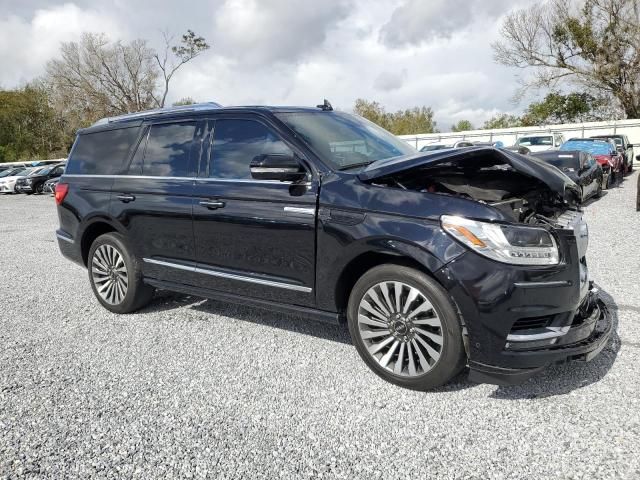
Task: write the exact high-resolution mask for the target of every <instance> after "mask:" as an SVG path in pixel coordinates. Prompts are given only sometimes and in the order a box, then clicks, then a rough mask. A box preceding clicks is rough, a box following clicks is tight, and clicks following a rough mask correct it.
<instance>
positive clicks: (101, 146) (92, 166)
mask: <svg viewBox="0 0 640 480" xmlns="http://www.w3.org/2000/svg"><path fill="white" fill-rule="evenodd" d="M139 131H140V127H130V128H118V129H114V130H103V131H98V132H90V133H82V134H80V135H78V138H77V139H76V143H75V144H74V146H73V150H72V151H71V156H70V157H69V160H68V162H67V168H66V172H65V173H66V174H85V175H119V174H121V173H123V169H124V168H125V166H126V162H127V159H128V157H129V152H130V150H131V147H132V146H133V144H134V143H135V141H136V139H137V137H138V133H139Z"/></svg>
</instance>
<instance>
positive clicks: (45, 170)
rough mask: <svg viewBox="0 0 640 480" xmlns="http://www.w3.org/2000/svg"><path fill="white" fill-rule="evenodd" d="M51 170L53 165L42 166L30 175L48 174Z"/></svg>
mask: <svg viewBox="0 0 640 480" xmlns="http://www.w3.org/2000/svg"><path fill="white" fill-rule="evenodd" d="M51 170H53V167H42V168H40V169H38V170H36V171H35V172H33V173H32V174H31V175H36V174H37V175H48V174H49V172H50V171H51Z"/></svg>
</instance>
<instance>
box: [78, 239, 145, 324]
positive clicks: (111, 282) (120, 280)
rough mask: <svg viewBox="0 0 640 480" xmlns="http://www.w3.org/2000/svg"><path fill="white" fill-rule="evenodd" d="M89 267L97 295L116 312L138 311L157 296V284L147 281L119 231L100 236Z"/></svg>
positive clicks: (108, 308) (94, 243) (92, 250)
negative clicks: (144, 280)
mask: <svg viewBox="0 0 640 480" xmlns="http://www.w3.org/2000/svg"><path fill="white" fill-rule="evenodd" d="M87 269H88V271H89V281H90V282H91V288H92V289H93V293H94V295H95V296H96V298H97V299H98V301H99V302H100V303H101V304H102V306H103V307H105V308H106V309H107V310H110V311H112V312H114V313H129V312H133V311H135V310H138V309H139V308H142V307H143V306H145V305H146V304H147V303H149V301H150V300H151V298H152V297H153V292H154V289H153V287H150V286H149V285H145V284H144V283H143V281H142V270H141V268H140V264H139V262H138V261H137V259H136V258H135V257H134V256H133V255H132V254H131V253H130V249H129V248H128V246H127V244H126V242H125V240H124V237H123V236H122V235H121V234H119V233H115V232H111V233H106V234H104V235H100V236H99V237H98V238H96V240H95V241H94V242H93V244H92V245H91V249H90V250H89V258H88V260H87Z"/></svg>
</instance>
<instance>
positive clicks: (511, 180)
mask: <svg viewBox="0 0 640 480" xmlns="http://www.w3.org/2000/svg"><path fill="white" fill-rule="evenodd" d="M359 177H360V180H361V181H363V182H366V183H370V184H373V185H378V186H383V187H392V188H397V189H403V190H412V191H418V192H424V193H428V194H434V195H436V196H437V197H434V198H442V196H445V197H452V198H455V199H456V201H452V202H449V203H450V204H451V206H447V208H446V210H445V211H444V212H442V214H441V216H440V217H439V219H438V220H439V221H440V224H441V230H442V232H443V233H445V234H447V235H448V236H450V237H453V238H454V239H455V240H457V241H458V242H459V243H460V244H462V245H464V246H465V247H467V248H466V253H463V254H462V255H460V256H459V257H457V258H455V259H454V260H452V261H450V262H448V263H447V264H446V265H444V266H443V267H442V268H441V269H439V270H438V271H437V272H435V275H436V278H438V280H439V281H440V283H441V284H442V285H443V286H445V288H446V289H447V290H448V291H449V293H450V294H451V296H452V298H453V300H454V301H455V303H456V305H457V307H458V310H459V312H460V314H461V317H462V320H463V322H464V326H465V331H466V338H465V346H466V348H467V353H468V356H469V367H470V369H471V374H470V377H471V378H472V379H473V380H477V381H482V382H487V383H497V384H511V383H518V382H521V381H523V380H525V379H526V378H528V377H529V376H531V375H533V374H534V373H536V372H537V371H539V370H540V369H542V368H544V367H545V366H546V365H549V364H551V363H555V362H561V361H565V360H567V359H583V360H590V359H591V358H593V357H594V356H595V355H596V354H597V353H598V352H599V351H600V350H602V348H604V346H605V344H606V342H607V340H608V337H609V335H610V331H611V319H610V315H609V313H608V311H607V309H606V308H605V306H604V304H603V303H602V301H601V300H600V299H599V298H598V296H597V294H596V291H595V289H592V288H591V283H590V281H589V275H588V269H587V261H586V251H587V246H588V229H587V225H586V223H585V221H584V219H583V217H582V212H581V211H580V209H579V207H578V205H579V199H580V191H579V189H578V187H577V186H576V185H575V183H573V182H572V181H571V180H570V179H569V178H568V177H566V176H565V175H564V174H563V173H562V172H561V171H560V170H558V169H556V168H555V167H552V166H549V165H547V164H545V163H542V162H539V161H537V160H536V159H533V158H531V157H525V156H523V155H519V154H517V153H513V152H508V151H504V150H498V149H493V148H469V149H464V150H457V151H456V150H450V151H444V152H436V153H433V154H430V155H417V156H413V157H410V158H403V159H401V160H399V159H398V160H390V161H387V162H384V163H378V162H376V164H374V165H372V166H371V167H370V168H368V169H366V170H364V171H363V172H361V173H360V175H359ZM460 198H462V199H465V200H468V201H470V202H474V204H478V203H480V204H482V205H484V206H485V207H488V210H484V211H486V212H492V214H491V215H485V216H481V217H478V215H477V214H476V211H475V210H472V209H467V208H466V207H465V206H464V205H461V203H465V202H460V201H458V199H460ZM469 212H471V214H469ZM434 220H435V219H434Z"/></svg>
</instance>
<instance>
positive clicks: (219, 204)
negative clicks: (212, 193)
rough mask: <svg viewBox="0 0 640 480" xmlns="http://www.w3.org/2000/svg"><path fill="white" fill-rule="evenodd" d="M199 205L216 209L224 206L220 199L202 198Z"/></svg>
mask: <svg viewBox="0 0 640 480" xmlns="http://www.w3.org/2000/svg"><path fill="white" fill-rule="evenodd" d="M199 203H200V205H201V206H203V207H206V208H208V209H209V210H216V209H218V208H224V202H222V201H220V200H202V201H201V202H199Z"/></svg>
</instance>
